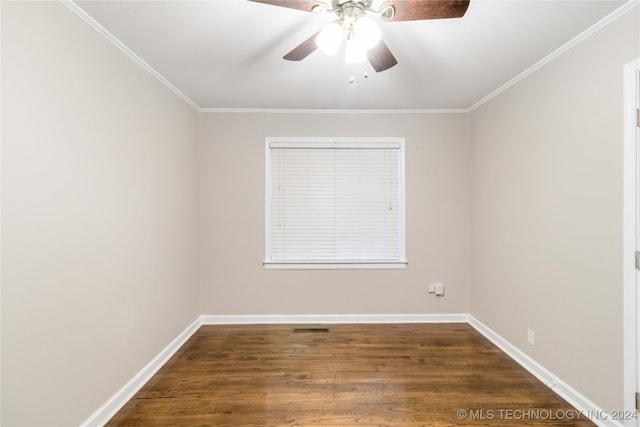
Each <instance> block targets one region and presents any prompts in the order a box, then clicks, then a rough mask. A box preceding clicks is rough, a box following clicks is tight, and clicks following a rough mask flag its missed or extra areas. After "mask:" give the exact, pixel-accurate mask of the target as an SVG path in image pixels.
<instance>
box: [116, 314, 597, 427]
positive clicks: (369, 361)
mask: <svg viewBox="0 0 640 427" xmlns="http://www.w3.org/2000/svg"><path fill="white" fill-rule="evenodd" d="M307 327H308V326H307ZM321 327H328V328H330V332H300V333H294V332H293V326H291V325H267V326H265V325H261V326H255V325H251V326H203V327H202V328H200V329H199V330H198V331H197V332H196V333H195V334H194V335H193V336H192V337H191V339H190V340H189V341H188V342H187V343H186V344H185V345H184V346H183V347H182V348H181V349H180V350H179V351H178V352H177V353H176V354H175V355H174V357H173V358H171V360H170V361H169V362H168V363H167V364H166V365H165V366H164V367H163V368H162V369H161V370H160V371H159V372H158V373H157V374H156V375H155V376H154V377H153V378H152V379H151V380H150V381H149V382H148V383H147V384H146V385H145V386H144V387H143V388H142V389H141V390H140V391H139V392H138V393H137V394H136V395H135V396H134V398H133V399H131V401H129V402H128V403H127V404H126V405H125V406H124V407H123V408H122V410H121V411H120V412H119V413H118V414H116V415H115V417H114V418H113V419H112V420H111V421H110V422H109V423H108V424H107V425H108V426H175V427H178V426H189V427H191V426H310V425H321V426H438V427H444V426H460V425H483V426H491V425H510V426H593V425H594V424H592V423H591V422H590V421H589V420H588V419H586V417H585V416H583V415H581V414H580V413H579V412H578V411H577V410H575V409H574V408H572V407H571V406H570V405H569V404H567V403H566V402H565V401H564V400H562V399H561V398H560V397H558V396H557V395H556V394H555V393H553V392H552V391H551V390H550V389H549V388H547V387H546V386H545V385H544V384H542V383H541V382H540V381H538V380H537V379H536V378H534V377H533V376H532V375H531V374H529V373H528V372H527V371H525V370H524V369H523V368H522V367H520V366H519V365H518V364H516V363H515V362H514V361H513V360H511V359H510V358H509V357H508V356H507V355H505V354H504V353H502V352H501V351H500V350H499V349H498V348H496V347H495V346H494V345H493V344H491V343H490V342H489V341H488V340H487V339H485V338H484V337H483V336H482V335H480V334H479V333H478V332H476V331H475V330H474V329H473V328H471V327H470V326H469V325H466V324H417V325H413V324H405V325H330V326H327V325H322V326H321Z"/></svg>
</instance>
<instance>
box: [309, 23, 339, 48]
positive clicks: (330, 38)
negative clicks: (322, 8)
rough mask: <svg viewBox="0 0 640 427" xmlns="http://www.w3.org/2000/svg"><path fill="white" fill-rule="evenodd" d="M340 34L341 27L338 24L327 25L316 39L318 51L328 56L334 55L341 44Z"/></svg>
mask: <svg viewBox="0 0 640 427" xmlns="http://www.w3.org/2000/svg"><path fill="white" fill-rule="evenodd" d="M342 34H343V31H342V26H341V25H340V24H338V22H332V23H331V24H329V25H327V26H326V27H324V29H323V30H322V31H320V33H319V34H318V36H317V37H316V44H317V45H318V49H320V50H321V51H322V52H323V53H325V54H327V55H329V56H333V55H335V54H336V52H337V51H338V49H340V45H341V44H342Z"/></svg>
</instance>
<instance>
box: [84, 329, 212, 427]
mask: <svg viewBox="0 0 640 427" xmlns="http://www.w3.org/2000/svg"><path fill="white" fill-rule="evenodd" d="M200 325H201V323H200V318H199V317H198V318H197V319H196V320H195V321H194V322H193V323H191V324H190V325H189V326H187V328H186V329H185V330H184V331H182V332H181V333H180V335H178V336H177V337H176V338H175V339H174V340H173V341H171V342H170V343H169V345H167V346H166V347H165V348H164V349H163V350H162V351H161V352H160V353H159V354H158V355H157V356H156V357H154V358H153V359H152V360H151V361H150V362H149V363H147V365H146V366H145V367H144V368H142V369H141V370H140V371H139V372H138V373H137V374H135V375H134V376H133V378H131V380H129V382H128V383H126V384H125V385H124V386H123V387H122V388H121V389H120V390H118V391H117V392H116V393H115V394H114V395H113V396H111V398H110V399H109V400H107V401H106V402H105V403H104V405H102V406H101V407H100V408H98V409H97V410H96V411H95V412H94V413H93V414H91V416H89V418H87V419H86V420H85V421H84V422H83V423H82V424H80V427H94V426H96V427H99V426H103V425H105V424H106V423H107V422H108V421H109V420H110V419H111V418H112V417H113V416H114V415H115V414H116V413H117V412H118V411H119V410H120V409H121V408H122V407H123V406H124V405H125V404H126V403H127V402H128V401H129V400H130V399H131V398H132V397H133V396H134V395H135V394H136V393H137V392H138V390H140V389H141V388H142V386H143V385H145V383H146V382H147V381H149V379H151V377H152V376H153V375H155V373H156V372H158V370H159V369H160V368H161V367H162V366H163V365H164V364H165V363H167V361H168V360H169V359H170V358H171V356H173V355H174V354H175V352H176V351H178V349H179V348H180V347H182V345H183V344H184V343H185V342H187V340H188V339H189V338H190V337H191V335H193V334H194V333H195V332H196V331H197V330H198V328H199V327H200Z"/></svg>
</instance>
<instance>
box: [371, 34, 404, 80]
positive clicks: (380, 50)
mask: <svg viewBox="0 0 640 427" xmlns="http://www.w3.org/2000/svg"><path fill="white" fill-rule="evenodd" d="M367 59H368V60H369V62H370V63H371V66H372V67H373V69H374V70H376V72H377V73H379V72H381V71H384V70H387V69H389V68H391V67H393V66H394V65H396V64H397V63H398V61H397V60H396V58H395V57H394V56H393V54H392V53H391V51H390V50H389V47H388V46H387V44H386V43H385V42H384V41H382V40H380V41H379V42H378V44H377V45H375V46H374V47H372V48H371V49H369V50H368V51H367Z"/></svg>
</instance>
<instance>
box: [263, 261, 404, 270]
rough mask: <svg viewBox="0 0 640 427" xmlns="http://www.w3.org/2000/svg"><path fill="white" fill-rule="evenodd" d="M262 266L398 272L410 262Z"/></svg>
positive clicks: (271, 263) (267, 263)
mask: <svg viewBox="0 0 640 427" xmlns="http://www.w3.org/2000/svg"><path fill="white" fill-rule="evenodd" d="M262 264H263V265H264V268H265V269H266V270H383V269H389V270H398V269H404V268H407V264H408V261H406V260H402V261H344V262H335V261H331V262H330V261H327V262H305V261H300V262H292V261H287V262H284V261H282V262H281V261H263V262H262Z"/></svg>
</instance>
